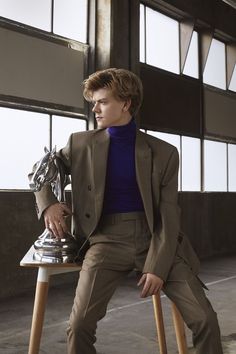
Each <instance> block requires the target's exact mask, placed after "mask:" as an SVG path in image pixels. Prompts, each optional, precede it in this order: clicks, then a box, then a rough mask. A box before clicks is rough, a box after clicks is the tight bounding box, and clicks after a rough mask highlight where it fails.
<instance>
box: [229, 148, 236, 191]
mask: <svg viewBox="0 0 236 354" xmlns="http://www.w3.org/2000/svg"><path fill="white" fill-rule="evenodd" d="M228 151H229V162H228V163H229V191H230V192H236V145H233V144H229V145H228Z"/></svg>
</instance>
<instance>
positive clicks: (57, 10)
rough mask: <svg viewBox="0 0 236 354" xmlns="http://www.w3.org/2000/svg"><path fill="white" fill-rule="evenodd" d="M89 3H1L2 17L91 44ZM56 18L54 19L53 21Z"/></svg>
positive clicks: (15, 0)
mask: <svg viewBox="0 0 236 354" xmlns="http://www.w3.org/2000/svg"><path fill="white" fill-rule="evenodd" d="M87 8H88V0H55V1H53V0H40V1H37V0H20V1H19V0H0V16H2V17H6V18H8V19H11V20H14V21H17V22H20V23H24V24H26V25H29V26H32V27H36V28H38V29H41V30H44V31H48V32H51V30H52V27H53V32H54V33H55V34H59V35H61V36H63V37H66V38H70V39H74V40H77V41H80V42H83V43H86V42H87ZM52 17H53V20H52Z"/></svg>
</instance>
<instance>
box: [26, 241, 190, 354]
mask: <svg viewBox="0 0 236 354" xmlns="http://www.w3.org/2000/svg"><path fill="white" fill-rule="evenodd" d="M33 253H34V248H33V246H32V247H31V248H30V249H29V251H28V252H27V253H26V255H25V256H24V258H23V259H22V260H21V262H20V265H21V266H22V267H36V268H38V278H37V285H36V290H35V299H34V309H33V316H32V325H31V331H30V341H29V351H28V354H38V353H39V349H40V341H41V336H42V329H43V322H44V313H45V309H46V302H47V294H48V288H49V281H50V277H51V275H54V274H60V273H66V272H73V271H79V270H80V269H81V266H80V265H78V264H75V263H64V264H60V263H59V264H57V263H40V262H38V261H34V260H33ZM152 299H153V305H154V314H155V319H156V326H157V334H158V340H159V348H160V354H167V347H166V340H165V329H164V322H163V314H162V307H161V299H160V294H157V295H154V296H153V297H152ZM172 315H173V320H174V326H175V333H176V338H177V344H178V348H179V354H187V353H188V350H187V345H186V339H185V332H184V323H183V319H182V317H181V315H180V313H179V311H178V310H177V308H176V306H175V305H174V304H173V303H172Z"/></svg>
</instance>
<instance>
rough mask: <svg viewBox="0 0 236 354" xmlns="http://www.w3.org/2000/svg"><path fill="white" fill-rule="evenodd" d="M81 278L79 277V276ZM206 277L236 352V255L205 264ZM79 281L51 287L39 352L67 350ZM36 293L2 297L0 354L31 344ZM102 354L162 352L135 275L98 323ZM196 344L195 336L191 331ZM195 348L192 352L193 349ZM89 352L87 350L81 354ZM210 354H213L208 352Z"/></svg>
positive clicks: (168, 325) (229, 352) (169, 333)
mask: <svg viewBox="0 0 236 354" xmlns="http://www.w3.org/2000/svg"><path fill="white" fill-rule="evenodd" d="M75 276H76V277H77V275H75ZM201 278H202V280H203V281H204V282H205V283H206V284H207V285H208V287H209V289H210V291H209V293H208V296H209V298H210V300H211V302H212V304H213V306H214V308H215V310H216V312H217V313H218V319H219V323H220V327H221V334H222V342H223V346H224V353H225V354H236V256H230V257H222V258H216V259H211V260H208V261H204V262H202V271H201ZM75 286H76V279H75V278H74V280H73V282H72V283H71V282H70V284H68V282H67V284H66V285H64V286H63V287H62V286H53V284H52V285H51V287H50V290H49V297H48V304H47V311H46V315H45V322H44V331H43V336H42V341H41V349H40V353H42V354H43V353H45V354H64V353H66V335H65V330H66V326H67V320H68V316H69V314H70V309H71V304H72V301H73V295H74V289H75ZM33 296H34V295H33V293H32V292H31V293H28V294H25V295H24V296H20V297H17V298H11V299H7V300H5V301H1V304H0V319H1V321H0V353H1V354H26V353H27V348H28V340H29V332H30V325H31V315H32V308H33ZM162 306H163V312H164V318H165V329H166V337H167V344H168V354H176V353H177V350H176V342H175V336H174V331H173V325H172V320H171V313H170V303H169V300H168V299H167V298H166V297H164V296H163V297H162ZM97 337H98V342H97V351H98V353H99V354H124V353H125V354H144V353H145V354H154V353H155V354H157V353H159V352H158V347H157V340H156V330H155V325H154V319H153V307H152V301H151V299H144V300H143V299H140V298H139V290H138V289H137V286H136V279H135V276H134V275H133V274H131V276H129V277H128V278H127V279H126V280H125V281H124V282H123V283H122V285H121V286H120V287H119V288H118V289H117V291H116V293H115V295H114V297H113V299H112V301H111V303H110V305H109V310H108V313H107V316H106V317H105V319H103V320H102V321H101V322H100V324H99V327H98V332H97ZM187 338H188V343H189V346H190V347H191V335H190V332H189V331H188V330H187ZM191 352H192V351H191V350H189V353H191ZM81 354H84V353H81ZM205 354H208V353H205Z"/></svg>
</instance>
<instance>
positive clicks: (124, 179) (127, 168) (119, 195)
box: [103, 119, 144, 215]
mask: <svg viewBox="0 0 236 354" xmlns="http://www.w3.org/2000/svg"><path fill="white" fill-rule="evenodd" d="M107 130H108V133H109V135H110V146H109V153H108V160H107V174H106V186H105V196H104V204H103V214H104V215H107V214H113V213H128V212H133V211H143V210H144V207H143V202H142V198H141V195H140V192H139V188H138V184H137V181H136V172H135V138H136V124H135V121H134V119H132V120H131V121H130V122H129V123H128V124H126V125H122V126H114V127H110V128H108V129H107Z"/></svg>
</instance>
